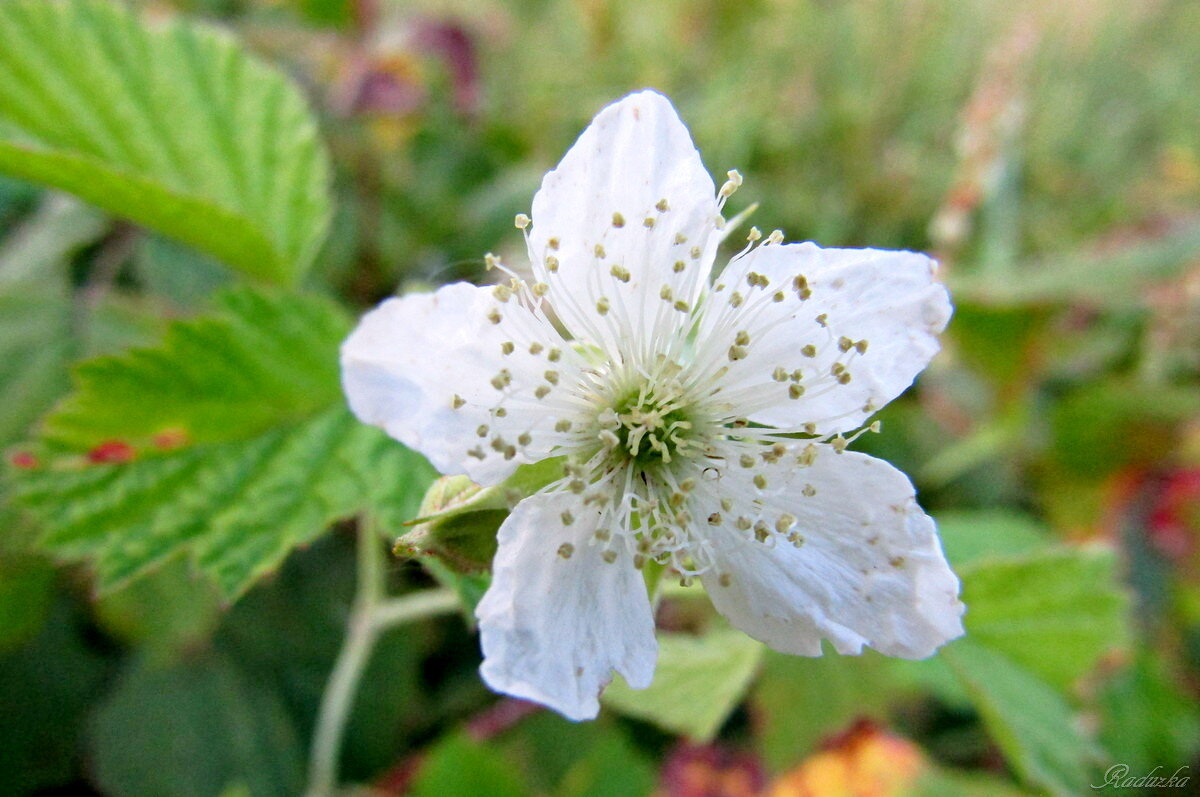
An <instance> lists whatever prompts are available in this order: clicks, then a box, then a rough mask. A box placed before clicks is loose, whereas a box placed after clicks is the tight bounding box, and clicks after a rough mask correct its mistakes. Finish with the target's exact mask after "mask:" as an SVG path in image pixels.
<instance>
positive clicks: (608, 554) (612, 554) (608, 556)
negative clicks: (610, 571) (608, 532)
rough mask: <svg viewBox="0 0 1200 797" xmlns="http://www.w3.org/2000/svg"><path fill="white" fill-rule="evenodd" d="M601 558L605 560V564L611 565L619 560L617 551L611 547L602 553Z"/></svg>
mask: <svg viewBox="0 0 1200 797" xmlns="http://www.w3.org/2000/svg"><path fill="white" fill-rule="evenodd" d="M600 558H601V559H603V560H604V562H605V564H610V565H611V564H612V563H613V562H615V561H617V552H616V551H614V550H611V549H610V550H607V551H605V552H604V553H602V554H600Z"/></svg>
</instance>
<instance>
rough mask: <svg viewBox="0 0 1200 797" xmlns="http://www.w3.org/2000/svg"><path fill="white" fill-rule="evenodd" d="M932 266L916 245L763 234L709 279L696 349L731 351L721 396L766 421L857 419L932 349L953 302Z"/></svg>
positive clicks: (895, 390) (824, 426) (820, 424)
mask: <svg viewBox="0 0 1200 797" xmlns="http://www.w3.org/2000/svg"><path fill="white" fill-rule="evenodd" d="M935 266H936V264H935V263H934V261H932V260H930V259H929V258H928V257H926V256H925V255H921V254H917V253H914V252H893V251H885V250H880V249H821V248H820V247H818V246H816V245H815V244H812V243H803V244H786V245H775V244H769V245H766V246H759V247H757V248H755V249H754V250H753V251H751V252H750V253H749V254H747V255H746V256H744V257H741V258H735V259H734V260H733V261H732V262H730V264H729V265H728V266H727V267H726V268H725V270H724V272H723V273H722V274H721V277H720V278H719V279H718V280H717V282H716V286H717V287H716V288H714V293H713V294H711V296H710V303H711V305H710V307H709V308H708V309H707V310H706V312H705V318H704V320H703V322H702V332H701V339H702V340H705V341H706V348H707V352H706V353H704V354H703V356H705V357H707V358H708V360H710V361H712V362H716V361H720V360H722V359H725V360H727V362H726V363H725V365H726V366H727V368H728V370H727V372H726V373H725V375H724V377H723V379H722V382H723V385H724V386H725V394H726V395H725V400H726V402H727V403H728V405H729V406H731V407H742V408H743V409H741V413H742V414H743V416H744V417H748V418H749V419H750V420H753V421H757V422H759V423H764V424H768V425H771V426H778V427H783V428H789V429H791V428H799V427H802V426H803V425H804V424H809V423H811V424H815V425H816V431H818V432H820V433H822V434H824V433H829V432H839V431H846V430H849V429H854V428H857V427H858V426H860V425H862V423H863V421H864V420H865V419H866V418H868V417H869V416H870V415H871V414H872V413H873V412H874V411H875V410H876V409H879V408H880V407H882V406H883V405H884V404H886V403H887V402H889V401H891V400H892V399H893V398H895V397H896V396H898V395H899V394H900V393H902V392H903V391H904V390H905V389H906V388H907V387H908V386H909V385H911V384H912V381H913V379H914V378H916V375H917V374H918V373H920V372H921V370H922V369H924V368H925V366H926V365H927V364H928V363H929V361H930V359H932V357H933V355H934V354H936V353H937V351H938V341H937V335H938V333H940V332H941V331H942V330H943V329H945V327H946V323H947V321H948V320H949V318H950V302H949V297H948V296H947V294H946V289H945V288H944V287H942V285H941V284H940V283H937V282H935V281H934V279H933V273H934V268H935ZM764 280H765V285H764V282H763V281H764ZM750 283H757V285H756V286H753V287H752V286H751V284H750ZM721 286H723V287H721ZM735 291H736V292H737V293H738V294H739V297H740V299H734V300H733V302H732V304H736V305H737V306H736V307H733V306H732V304H731V301H730V298H731V297H732V296H733V294H734V292H735ZM739 333H744V335H745V337H744V338H742V339H743V340H745V339H746V338H748V339H749V342H748V343H747V344H745V345H743V346H742V347H741V352H740V353H741V355H742V356H741V357H740V358H739V359H736V360H733V359H732V358H731V357H727V356H726V352H727V351H728V350H729V347H730V346H732V345H734V342H735V340H736V339H737V336H738V335H739ZM796 374H799V375H800V376H799V378H796V376H795V375H796Z"/></svg>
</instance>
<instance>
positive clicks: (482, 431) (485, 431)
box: [475, 423, 491, 437]
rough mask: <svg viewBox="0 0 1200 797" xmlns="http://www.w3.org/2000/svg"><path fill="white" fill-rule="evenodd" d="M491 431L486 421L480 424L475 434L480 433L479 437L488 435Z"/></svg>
mask: <svg viewBox="0 0 1200 797" xmlns="http://www.w3.org/2000/svg"><path fill="white" fill-rule="evenodd" d="M489 431H491V430H490V429H488V425H487V424H486V423H484V424H480V425H479V428H477V429H476V430H475V434H476V435H478V436H479V437H487V436H488V432H489Z"/></svg>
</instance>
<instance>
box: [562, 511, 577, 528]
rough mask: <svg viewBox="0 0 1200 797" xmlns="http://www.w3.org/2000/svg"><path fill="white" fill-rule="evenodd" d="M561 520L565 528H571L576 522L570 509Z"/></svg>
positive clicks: (563, 514)
mask: <svg viewBox="0 0 1200 797" xmlns="http://www.w3.org/2000/svg"><path fill="white" fill-rule="evenodd" d="M559 518H560V519H561V520H562V524H563V525H564V526H569V525H571V524H572V523H574V522H575V516H574V515H572V514H571V510H569V509H564V510H563V513H562V514H561V515H559Z"/></svg>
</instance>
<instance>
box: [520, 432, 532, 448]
mask: <svg viewBox="0 0 1200 797" xmlns="http://www.w3.org/2000/svg"><path fill="white" fill-rule="evenodd" d="M532 442H533V438H532V437H531V436H530V435H529V432H521V434H519V435H517V445H519V446H527V445H529V444H530V443H532Z"/></svg>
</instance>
